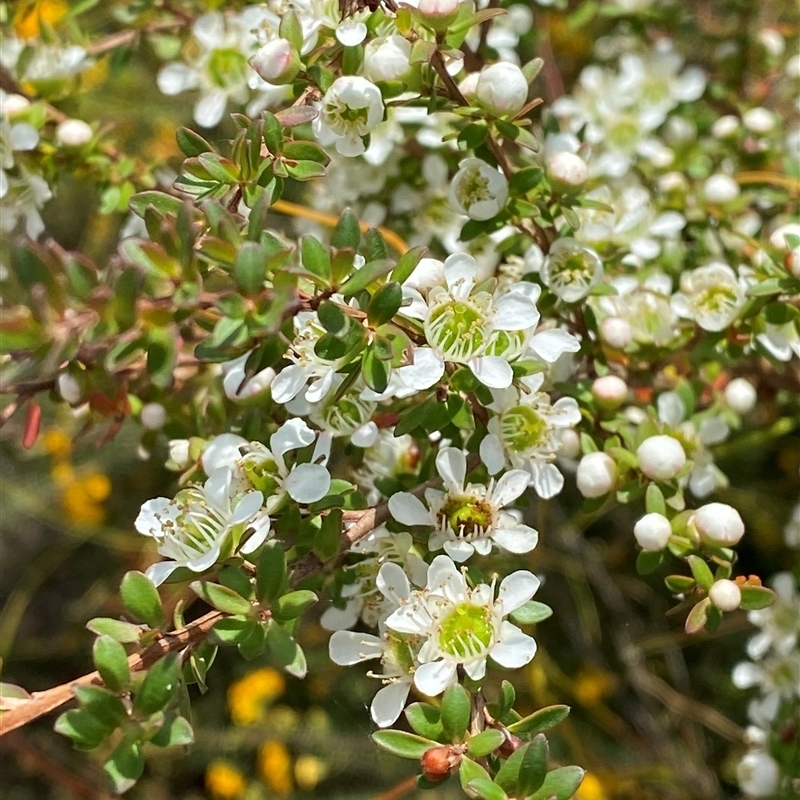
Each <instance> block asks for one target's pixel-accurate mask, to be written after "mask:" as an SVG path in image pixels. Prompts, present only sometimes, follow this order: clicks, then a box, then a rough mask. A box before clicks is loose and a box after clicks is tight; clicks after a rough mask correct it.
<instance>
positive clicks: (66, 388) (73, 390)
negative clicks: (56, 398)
mask: <svg viewBox="0 0 800 800" xmlns="http://www.w3.org/2000/svg"><path fill="white" fill-rule="evenodd" d="M56 386H57V388H58V393H59V394H60V395H61V397H62V399H63V400H64V401H65V402H67V403H69V404H70V405H71V406H74V405H77V404H78V403H79V402H80V399H81V385H80V384H79V383H78V380H77V379H76V378H75V376H74V375H70V374H69V372H62V373H61V374H60V375H59V376H58V378H57V379H56Z"/></svg>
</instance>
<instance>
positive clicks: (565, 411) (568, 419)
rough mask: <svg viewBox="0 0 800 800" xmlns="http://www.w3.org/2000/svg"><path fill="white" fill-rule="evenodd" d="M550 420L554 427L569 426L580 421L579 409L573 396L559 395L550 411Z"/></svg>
mask: <svg viewBox="0 0 800 800" xmlns="http://www.w3.org/2000/svg"><path fill="white" fill-rule="evenodd" d="M550 421H551V422H552V424H553V426H554V427H556V428H571V427H572V426H573V425H577V424H578V423H579V422H580V421H581V410H580V408H579V406H578V403H577V401H576V400H575V398H574V397H559V399H558V400H556V402H555V403H553V408H552V410H551V412H550Z"/></svg>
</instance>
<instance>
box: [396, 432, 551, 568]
mask: <svg viewBox="0 0 800 800" xmlns="http://www.w3.org/2000/svg"><path fill="white" fill-rule="evenodd" d="M436 469H437V470H438V472H439V475H440V476H441V478H442V481H443V482H444V487H445V489H446V491H444V492H442V491H440V490H438V489H427V490H426V491H425V500H426V502H427V507H426V506H425V505H424V504H423V503H422V501H421V500H420V499H419V498H418V497H416V496H415V495H413V494H411V493H410V492H398V493H397V494H393V495H392V496H391V497H390V498H389V511H390V512H391V514H392V516H393V517H394V518H395V519H396V520H397V521H398V522H402V523H403V524H404V525H410V526H417V525H419V526H423V527H427V528H432V529H433V532H432V533H431V535H430V538H429V540H428V549H429V550H432V551H434V550H441V549H442V548H444V550H445V552H446V553H447V555H449V556H450V557H451V558H452V559H453V560H454V561H466V560H467V559H468V558H469V557H470V556H471V555H472V554H473V553H474V552H475V551H477V552H478V554H479V555H487V554H488V553H489V552H491V549H492V542H494V543H495V544H496V545H498V546H500V547H501V548H503V549H505V550H508V551H509V552H511V553H528V552H530V551H531V550H533V548H534V547H536V544H537V542H538V540H539V534H538V533H537V532H536V531H535V530H534V529H533V528H530V527H529V526H527V525H524V524H522V523H521V522H519V521H518V520H517V519H516V517H515V516H514V515H513V514H511V513H509V512H507V511H504V510H503V509H504V508H505V507H506V506H508V505H510V504H511V503H513V502H514V500H516V499H517V498H518V497H520V496H521V495H522V494H523V493H524V492H525V489H526V488H527V486H528V473H527V472H525V471H523V470H511V471H510V472H507V473H505V474H504V475H503V476H502V477H501V478H500V480H498V481H497V483H496V484H495V483H494V481H492V482H491V483H490V485H489V487H488V488H487V487H486V486H482V485H480V484H473V483H470V484H466V485H465V484H464V481H465V479H466V472H467V459H466V457H465V455H464V454H463V453H462V452H461V450H457V449H456V448H454V447H445V448H444V449H442V450H440V451H439V453H438V454H437V456H436Z"/></svg>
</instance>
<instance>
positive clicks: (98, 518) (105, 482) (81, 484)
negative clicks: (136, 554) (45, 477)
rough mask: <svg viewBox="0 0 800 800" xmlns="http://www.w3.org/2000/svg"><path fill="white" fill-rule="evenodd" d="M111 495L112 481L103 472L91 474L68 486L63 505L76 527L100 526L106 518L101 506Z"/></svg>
mask: <svg viewBox="0 0 800 800" xmlns="http://www.w3.org/2000/svg"><path fill="white" fill-rule="evenodd" d="M110 493H111V481H110V480H109V479H108V478H107V477H106V476H105V475H103V474H102V473H101V472H90V473H89V474H88V475H86V476H85V477H83V478H78V479H77V480H74V481H73V482H72V483H70V484H69V485H67V486H66V488H65V489H64V490H63V493H62V495H61V505H62V507H63V509H64V511H65V512H66V514H67V516H68V517H69V519H70V522H73V523H74V524H76V525H99V524H100V523H101V522H102V521H103V520H104V519H105V518H106V510H105V508H104V507H103V506H102V505H101V504H102V502H103V501H104V500H106V499H107V498H108V496H109V494H110Z"/></svg>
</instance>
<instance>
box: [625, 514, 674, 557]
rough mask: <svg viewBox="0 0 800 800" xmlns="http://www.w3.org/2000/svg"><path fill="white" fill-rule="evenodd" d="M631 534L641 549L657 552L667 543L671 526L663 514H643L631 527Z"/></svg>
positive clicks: (670, 534)
mask: <svg viewBox="0 0 800 800" xmlns="http://www.w3.org/2000/svg"><path fill="white" fill-rule="evenodd" d="M633 535H634V537H635V538H636V542H637V543H638V545H639V547H641V548H642V550H648V551H652V552H658V551H659V550H663V549H664V548H665V547H666V546H667V544H669V539H670V536H672V526H671V525H670V524H669V520H668V519H667V518H666V517H665V516H664V515H663V514H657V513H655V512H653V513H652V514H645V515H644V516H643V517H642V518H641V519H640V520H639V521H638V522H637V523H636V525H634V527H633Z"/></svg>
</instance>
